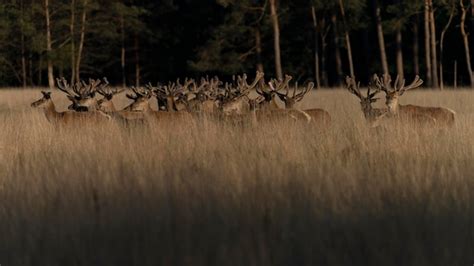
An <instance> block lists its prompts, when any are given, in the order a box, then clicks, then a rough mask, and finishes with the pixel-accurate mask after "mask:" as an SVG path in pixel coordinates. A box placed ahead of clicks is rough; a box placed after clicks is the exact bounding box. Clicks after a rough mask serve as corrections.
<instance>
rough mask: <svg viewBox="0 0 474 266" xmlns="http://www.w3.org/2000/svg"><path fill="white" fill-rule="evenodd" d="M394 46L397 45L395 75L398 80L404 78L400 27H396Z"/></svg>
mask: <svg viewBox="0 0 474 266" xmlns="http://www.w3.org/2000/svg"><path fill="white" fill-rule="evenodd" d="M395 38H396V44H397V74H398V76H399V77H400V79H402V80H403V79H404V78H405V73H404V71H403V42H402V30H401V28H400V26H398V27H397V32H396V35H395Z"/></svg>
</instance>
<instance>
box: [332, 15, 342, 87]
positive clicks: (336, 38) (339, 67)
mask: <svg viewBox="0 0 474 266" xmlns="http://www.w3.org/2000/svg"><path fill="white" fill-rule="evenodd" d="M331 21H332V25H333V27H332V30H333V37H334V55H335V57H336V58H335V63H336V75H337V78H336V84H337V86H340V85H341V80H342V60H341V51H340V49H339V36H338V34H337V16H336V14H335V13H334V14H333V15H332V16H331Z"/></svg>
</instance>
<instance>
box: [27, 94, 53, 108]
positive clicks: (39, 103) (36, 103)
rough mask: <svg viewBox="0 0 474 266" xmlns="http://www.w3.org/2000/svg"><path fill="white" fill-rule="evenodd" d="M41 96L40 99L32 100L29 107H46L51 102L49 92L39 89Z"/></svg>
mask: <svg viewBox="0 0 474 266" xmlns="http://www.w3.org/2000/svg"><path fill="white" fill-rule="evenodd" d="M41 94H42V95H43V97H41V99H39V100H37V101H34V102H33V103H31V107H33V108H47V107H48V105H49V104H52V103H53V100H52V99H51V92H46V91H41Z"/></svg>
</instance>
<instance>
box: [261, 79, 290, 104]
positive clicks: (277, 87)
mask: <svg viewBox="0 0 474 266" xmlns="http://www.w3.org/2000/svg"><path fill="white" fill-rule="evenodd" d="M292 79H293V77H292V76H289V75H285V79H284V80H276V79H273V80H271V81H270V82H268V86H269V88H265V87H263V86H259V87H257V89H256V91H257V93H258V94H259V95H260V96H262V97H263V98H264V99H265V100H264V101H263V102H262V103H261V105H262V107H265V106H268V105H270V104H273V107H272V108H276V107H277V105H276V102H275V95H277V92H279V91H281V90H283V89H285V88H287V87H288V86H289V83H290V81H291V80H292Z"/></svg>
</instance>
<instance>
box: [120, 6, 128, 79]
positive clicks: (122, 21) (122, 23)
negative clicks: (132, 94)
mask: <svg viewBox="0 0 474 266" xmlns="http://www.w3.org/2000/svg"><path fill="white" fill-rule="evenodd" d="M120 39H121V45H122V46H121V52H120V67H121V68H122V86H123V87H124V88H125V87H126V86H127V79H126V77H125V19H124V17H123V14H121V15H120Z"/></svg>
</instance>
